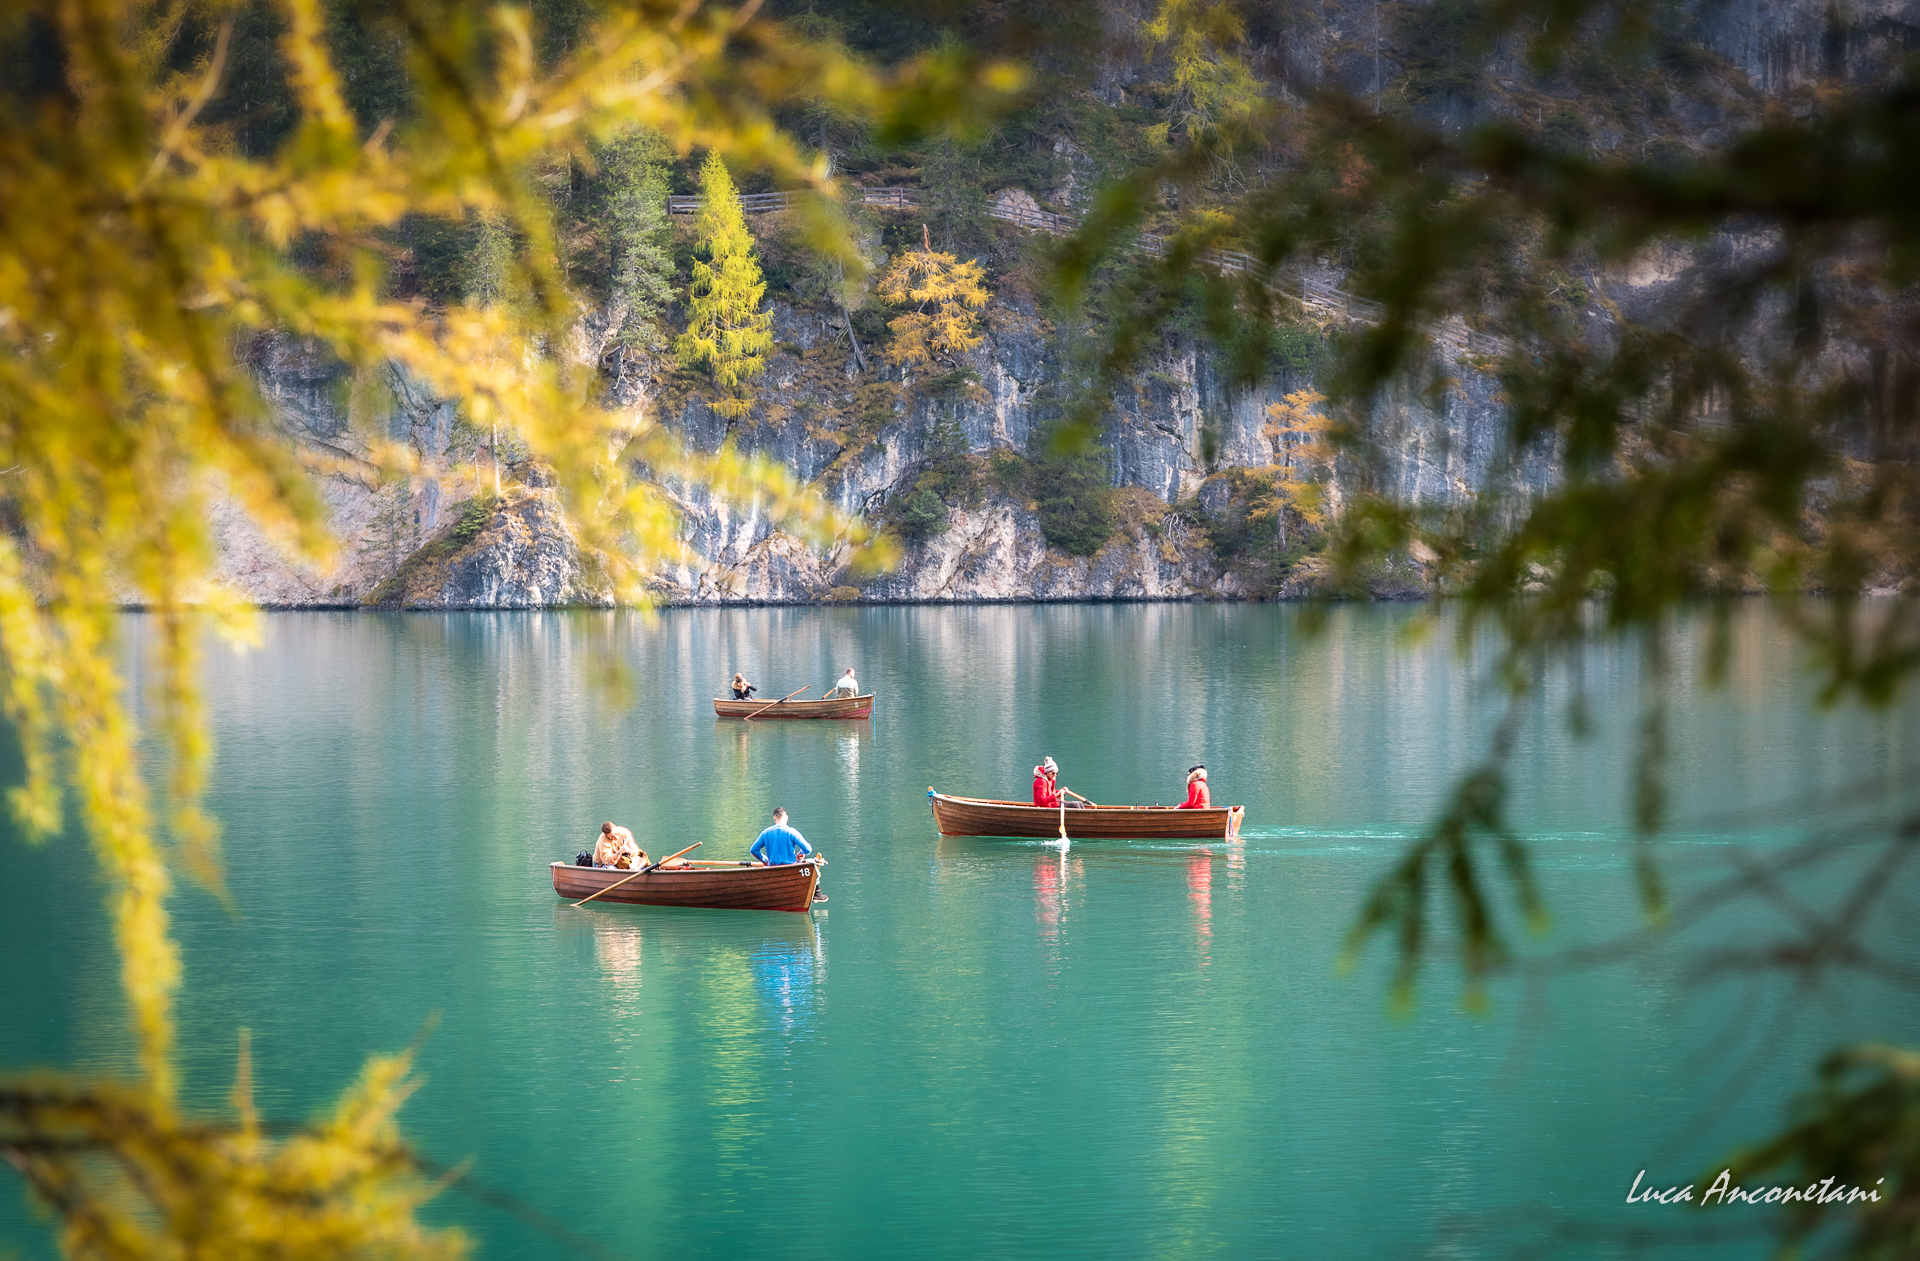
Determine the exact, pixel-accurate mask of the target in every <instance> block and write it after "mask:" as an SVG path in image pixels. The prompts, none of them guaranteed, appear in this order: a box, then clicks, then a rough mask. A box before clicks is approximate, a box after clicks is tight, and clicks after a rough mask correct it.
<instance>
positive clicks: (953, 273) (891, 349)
mask: <svg viewBox="0 0 1920 1261" xmlns="http://www.w3.org/2000/svg"><path fill="white" fill-rule="evenodd" d="M874 289H875V291H876V292H877V293H879V295H880V296H881V297H882V298H883V299H885V300H886V301H887V302H890V303H892V304H893V305H894V306H905V307H911V308H912V309H911V310H909V311H907V312H906V313H905V314H904V315H899V316H895V317H894V318H893V319H891V320H888V321H887V328H888V329H889V330H891V331H892V333H893V340H892V341H891V342H890V343H889V344H888V346H887V352H886V354H887V359H888V361H889V362H891V363H894V364H912V365H916V366H921V367H924V366H926V365H928V364H931V363H932V362H933V358H934V356H935V355H945V356H947V357H948V359H949V360H951V359H952V357H953V356H955V355H959V354H964V353H965V352H967V351H969V350H972V349H973V348H974V347H976V346H978V345H979V344H980V343H981V342H982V341H983V340H984V338H983V336H982V335H981V334H980V333H979V332H978V331H977V330H978V328H979V324H980V316H979V312H980V310H981V309H982V308H984V307H985V306H986V305H987V301H988V299H989V297H990V295H989V294H988V292H987V286H986V275H985V273H984V272H982V270H981V268H980V264H978V263H976V262H973V261H972V260H968V261H966V262H961V261H960V260H959V259H957V258H955V257H954V256H953V255H951V254H946V253H942V252H940V251H938V250H936V249H934V248H933V240H932V237H931V236H930V235H929V233H928V231H927V228H926V225H925V224H922V225H921V226H920V248H919V249H917V250H905V251H902V252H901V253H899V254H896V255H895V256H894V258H893V261H892V262H891V263H888V264H887V269H886V270H885V271H884V272H882V273H881V274H880V279H879V280H878V281H877V282H876V283H875V285H874Z"/></svg>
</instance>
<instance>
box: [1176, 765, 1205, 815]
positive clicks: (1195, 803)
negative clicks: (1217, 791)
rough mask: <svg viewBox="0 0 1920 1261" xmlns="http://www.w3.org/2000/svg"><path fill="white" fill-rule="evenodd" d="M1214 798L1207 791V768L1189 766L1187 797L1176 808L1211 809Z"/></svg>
mask: <svg viewBox="0 0 1920 1261" xmlns="http://www.w3.org/2000/svg"><path fill="white" fill-rule="evenodd" d="M1212 808H1213V798H1212V796H1211V795H1210V794H1209V793H1208V792H1207V768H1206V767H1204V766H1189V767H1188V768H1187V799H1186V800H1185V801H1183V802H1181V803H1180V804H1179V805H1177V806H1175V807H1174V809H1175V810H1210V809H1212Z"/></svg>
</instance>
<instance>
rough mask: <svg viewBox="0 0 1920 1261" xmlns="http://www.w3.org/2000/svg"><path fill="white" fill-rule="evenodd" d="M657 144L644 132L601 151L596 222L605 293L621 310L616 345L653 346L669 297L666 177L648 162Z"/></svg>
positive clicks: (658, 344)
mask: <svg viewBox="0 0 1920 1261" xmlns="http://www.w3.org/2000/svg"><path fill="white" fill-rule="evenodd" d="M659 148H660V145H659V142H658V141H657V140H655V139H653V138H652V137H650V136H647V135H645V134H639V135H634V136H629V137H627V138H625V139H622V140H619V141H616V142H615V143H613V144H611V145H609V146H607V148H606V150H605V151H604V152H603V153H602V154H601V155H600V169H601V172H602V186H603V188H604V193H603V198H604V200H603V203H602V209H601V222H602V224H603V225H604V230H605V232H606V236H607V243H608V246H609V250H610V253H611V254H612V260H611V261H612V264H613V268H612V274H611V278H610V283H609V289H610V290H611V292H610V293H609V295H608V296H609V297H610V298H611V299H612V300H613V302H614V304H615V305H616V306H617V307H619V308H621V309H622V314H621V320H620V328H619V330H618V331H617V332H616V333H615V335H614V341H615V343H616V344H617V345H618V346H620V348H621V349H623V350H626V351H629V352H633V351H648V350H658V349H659V348H661V347H662V346H664V345H665V344H666V339H665V338H663V337H662V336H661V335H660V328H659V321H660V317H661V316H662V315H664V314H665V313H666V310H667V307H668V306H669V305H670V304H671V303H672V301H673V286H672V284H671V282H670V279H669V278H670V277H671V276H672V275H673V260H672V257H671V255H670V254H669V252H668V249H667V239H668V228H667V208H666V207H667V181H666V176H665V174H664V173H663V172H662V171H661V170H660V167H659V165H658V164H657V163H655V162H654V161H652V158H653V157H654V155H655V153H656V152H657V151H658V150H659Z"/></svg>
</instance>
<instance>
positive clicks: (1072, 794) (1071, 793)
mask: <svg viewBox="0 0 1920 1261" xmlns="http://www.w3.org/2000/svg"><path fill="white" fill-rule="evenodd" d="M1060 791H1061V792H1063V793H1065V794H1066V795H1067V796H1069V797H1075V798H1078V799H1079V800H1081V801H1086V802H1087V804H1088V805H1090V806H1092V807H1094V808H1095V809H1096V810H1097V809H1099V807H1100V803H1099V802H1097V801H1087V799H1086V798H1085V797H1081V796H1080V794H1079V793H1077V792H1075V791H1073V789H1071V788H1062V789H1061V790H1060Z"/></svg>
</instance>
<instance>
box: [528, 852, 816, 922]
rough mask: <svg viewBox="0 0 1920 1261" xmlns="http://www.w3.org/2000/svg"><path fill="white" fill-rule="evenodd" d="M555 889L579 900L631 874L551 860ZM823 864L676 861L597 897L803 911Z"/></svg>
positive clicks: (652, 903) (651, 903)
mask: <svg viewBox="0 0 1920 1261" xmlns="http://www.w3.org/2000/svg"><path fill="white" fill-rule="evenodd" d="M550 866H551V867H552V869H553V891H554V892H555V893H557V894H559V895H560V896H561V897H563V898H567V899H569V900H571V901H574V902H578V901H579V900H580V899H581V898H584V897H586V896H587V895H588V894H591V893H598V892H599V891H600V890H602V889H606V888H608V887H609V886H610V885H615V884H620V881H621V880H623V879H626V877H628V876H631V875H633V873H632V872H630V871H619V870H617V869H614V868H608V867H576V866H574V865H573V864H571V863H552V864H550ZM819 879H820V869H819V868H818V867H815V866H814V865H813V864H811V863H789V864H787V865H785V866H780V867H762V866H760V865H758V864H755V865H754V866H751V867H720V866H709V867H674V868H662V869H660V870H659V871H650V872H648V873H647V874H646V875H644V876H637V877H635V878H634V879H632V880H628V881H627V883H625V884H622V885H620V887H619V888H617V889H613V890H612V891H611V892H608V893H602V894H601V895H600V896H599V897H597V898H595V899H594V901H595V902H596V903H598V902H631V903H636V904H638V905H641V906H698V907H707V908H709V909H712V910H726V911H805V910H809V909H811V908H812V906H813V889H814V885H815V884H817V883H818V882H819Z"/></svg>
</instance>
